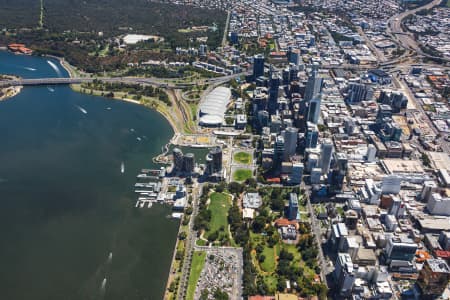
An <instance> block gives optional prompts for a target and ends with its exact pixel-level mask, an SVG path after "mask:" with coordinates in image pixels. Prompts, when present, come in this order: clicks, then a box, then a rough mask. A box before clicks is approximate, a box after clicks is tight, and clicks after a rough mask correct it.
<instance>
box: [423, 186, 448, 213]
mask: <svg viewBox="0 0 450 300" xmlns="http://www.w3.org/2000/svg"><path fill="white" fill-rule="evenodd" d="M427 210H428V211H429V212H430V214H432V215H440V216H450V197H448V196H447V195H446V194H445V191H442V192H441V193H431V195H430V198H429V200H428V203H427Z"/></svg>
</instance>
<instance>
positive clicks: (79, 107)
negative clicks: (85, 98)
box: [75, 105, 87, 114]
mask: <svg viewBox="0 0 450 300" xmlns="http://www.w3.org/2000/svg"><path fill="white" fill-rule="evenodd" d="M75 106H76V107H77V108H78V110H79V111H81V112H82V113H83V114H87V110H85V109H84V108H82V107H81V106H79V105H75Z"/></svg>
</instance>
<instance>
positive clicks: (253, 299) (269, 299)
mask: <svg viewBox="0 0 450 300" xmlns="http://www.w3.org/2000/svg"><path fill="white" fill-rule="evenodd" d="M248 300H275V297H274V296H260V295H256V296H250V297H248Z"/></svg>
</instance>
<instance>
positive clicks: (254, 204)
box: [242, 193, 262, 209]
mask: <svg viewBox="0 0 450 300" xmlns="http://www.w3.org/2000/svg"><path fill="white" fill-rule="evenodd" d="M261 205H262V199H261V196H260V195H259V194H258V193H246V194H245V195H244V199H243V201H242V206H243V207H244V208H253V209H257V208H260V207H261Z"/></svg>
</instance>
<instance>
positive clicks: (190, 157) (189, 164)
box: [183, 153, 195, 173]
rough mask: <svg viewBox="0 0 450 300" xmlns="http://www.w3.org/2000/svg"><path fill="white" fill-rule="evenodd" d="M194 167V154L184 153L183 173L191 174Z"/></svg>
mask: <svg viewBox="0 0 450 300" xmlns="http://www.w3.org/2000/svg"><path fill="white" fill-rule="evenodd" d="M194 167H195V156H194V153H186V155H185V156H184V158H183V171H184V172H186V173H193V172H194Z"/></svg>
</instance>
